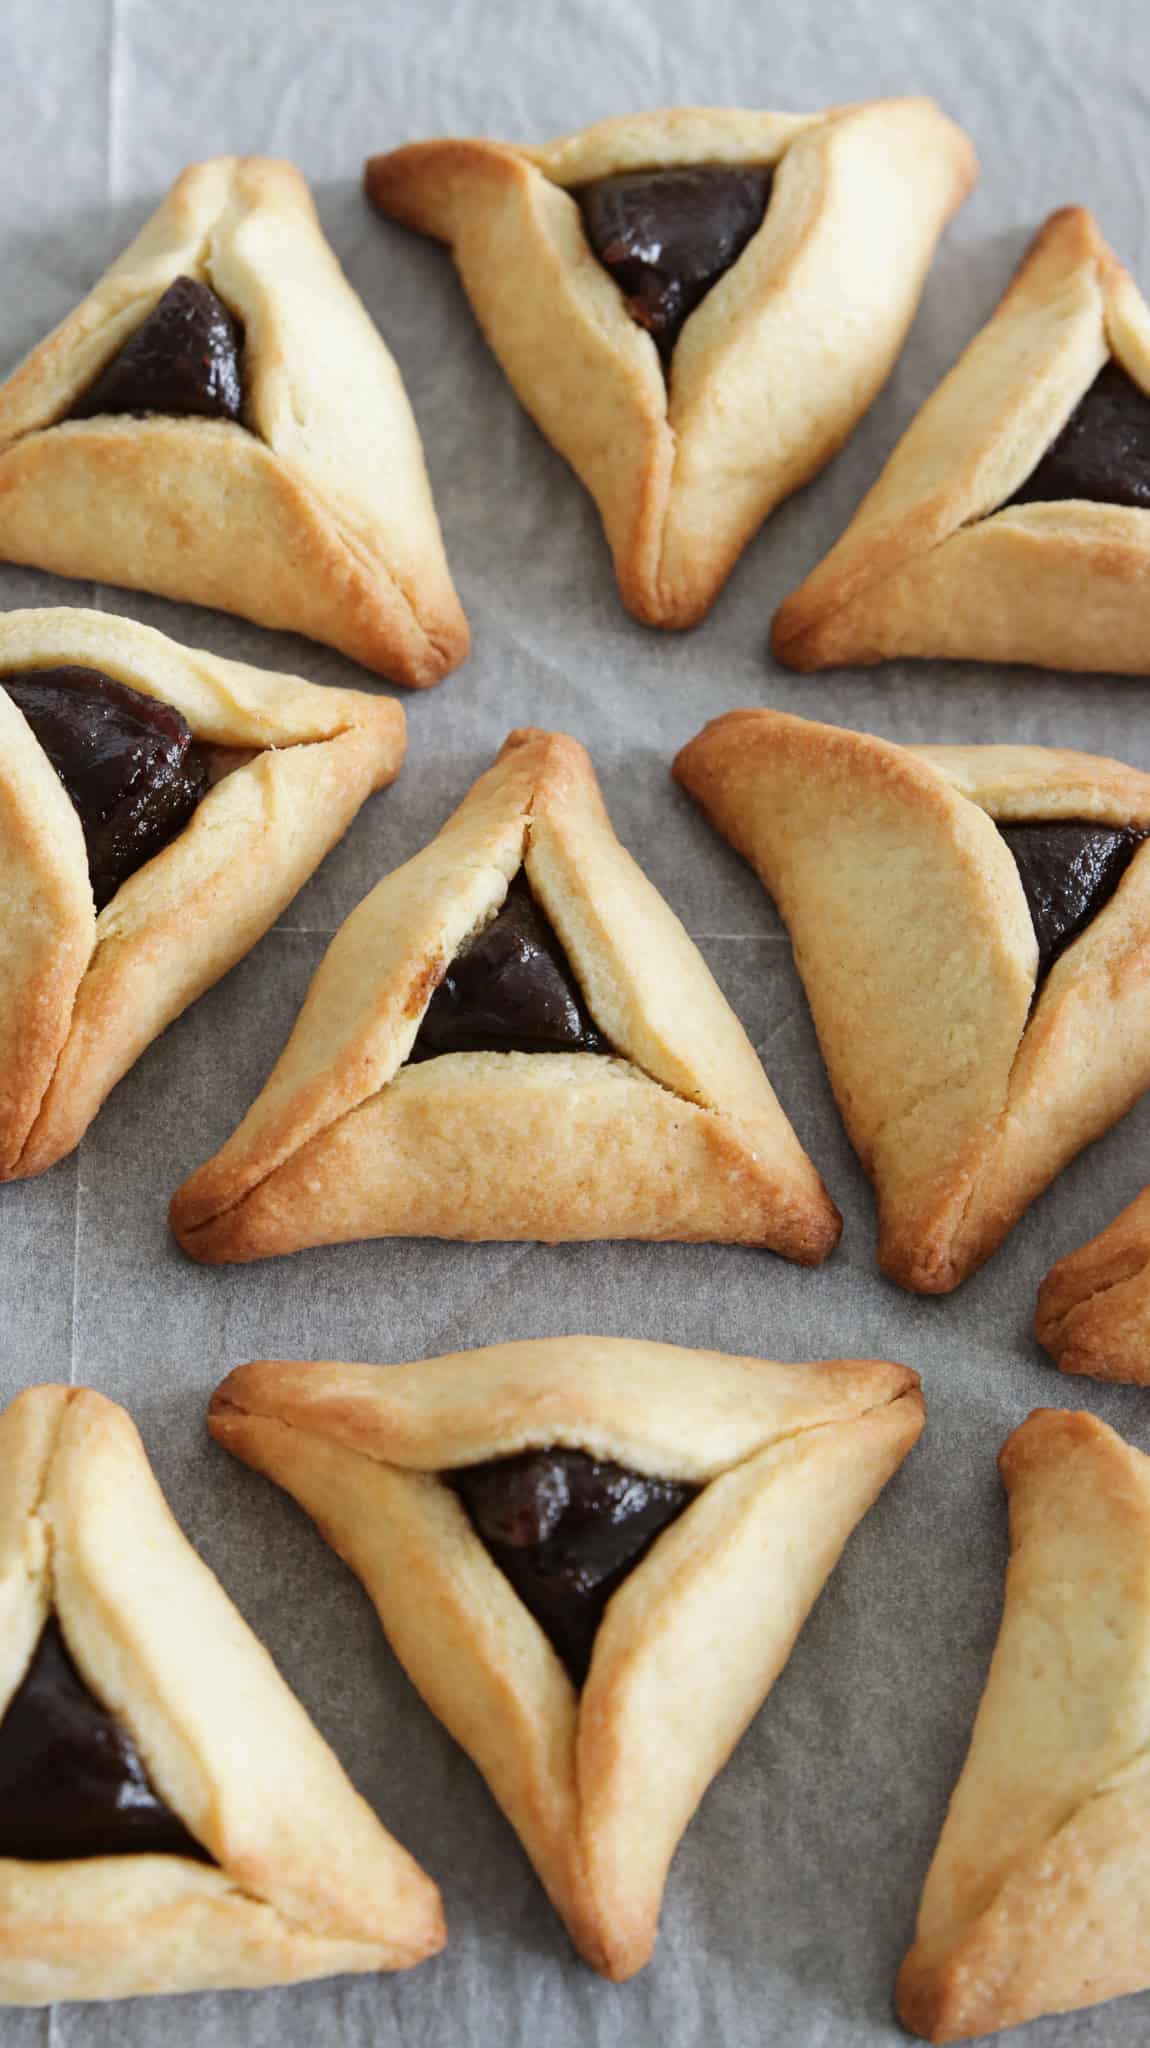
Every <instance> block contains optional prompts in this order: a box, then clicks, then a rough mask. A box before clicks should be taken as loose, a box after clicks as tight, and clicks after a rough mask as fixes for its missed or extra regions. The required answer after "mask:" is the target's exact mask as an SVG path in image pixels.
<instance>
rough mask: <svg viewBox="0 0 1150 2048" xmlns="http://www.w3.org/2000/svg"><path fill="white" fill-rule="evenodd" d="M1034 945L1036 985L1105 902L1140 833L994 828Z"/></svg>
mask: <svg viewBox="0 0 1150 2048" xmlns="http://www.w3.org/2000/svg"><path fill="white" fill-rule="evenodd" d="M998 830H999V832H1000V833H1001V834H1002V837H1003V838H1004V839H1005V841H1006V843H1007V845H1008V846H1009V848H1010V851H1011V853H1012V854H1013V855H1014V863H1015V866H1016V867H1017V869H1018V877H1019V880H1020V881H1021V883H1022V889H1023V894H1024V895H1025V897H1026V903H1027V908H1028V909H1029V911H1030V919H1031V923H1032V924H1033V926H1034V936H1035V938H1036V939H1037V940H1038V980H1039V981H1041V980H1042V978H1043V976H1044V975H1046V974H1048V973H1049V971H1050V969H1051V967H1053V965H1054V962H1055V961H1056V960H1057V958H1058V956H1059V954H1060V953H1061V952H1063V951H1064V950H1065V948H1066V947H1067V946H1068V945H1069V944H1070V942H1071V940H1072V939H1076V938H1077V937H1078V935H1079V933H1080V932H1083V931H1085V929H1086V926H1087V925H1088V924H1089V923H1090V921H1091V919H1092V918H1094V917H1096V916H1097V914H1098V912H1099V911H1100V910H1101V909H1103V908H1104V906H1105V905H1106V904H1107V903H1108V902H1109V901H1110V898H1111V897H1112V896H1113V894H1114V891H1115V890H1116V889H1117V887H1118V884H1119V882H1120V881H1121V880H1122V877H1123V875H1124V874H1125V873H1126V870H1127V868H1128V867H1129V865H1130V863H1131V861H1132V860H1133V858H1134V855H1135V853H1136V852H1137V850H1138V847H1139V846H1140V845H1141V843H1142V841H1143V839H1145V838H1146V836H1147V835H1146V833H1145V832H1143V831H1140V830H1139V829H1138V828H1137V827H1135V826H1133V825H1092V824H1089V823H1086V822H1079V821H1077V820H1072V821H1069V822H1067V823H1063V822H1061V821H1058V822H1054V821H1051V822H1050V823H1046V824H1023V825H999V827H998Z"/></svg>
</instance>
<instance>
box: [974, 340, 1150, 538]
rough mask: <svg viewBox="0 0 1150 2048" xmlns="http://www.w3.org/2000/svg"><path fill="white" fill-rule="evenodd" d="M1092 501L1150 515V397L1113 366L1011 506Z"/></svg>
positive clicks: (1103, 371) (1081, 402) (1106, 369)
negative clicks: (1064, 500)
mask: <svg viewBox="0 0 1150 2048" xmlns="http://www.w3.org/2000/svg"><path fill="white" fill-rule="evenodd" d="M1055 498H1089V499H1092V500H1093V501H1094V503H1095V504H1099V505H1135V506H1139V507H1141V508H1142V510H1144V511H1150V398H1147V396H1146V394H1145V392H1144V391H1140V390H1139V389H1138V386H1137V384H1135V383H1134V381H1133V379H1132V378H1130V377H1128V376H1127V375H1126V372H1125V370H1123V369H1120V368H1119V366H1118V364H1117V363H1114V362H1110V363H1107V364H1106V365H1105V366H1104V368H1103V369H1101V370H1100V371H1099V373H1098V375H1097V377H1096V378H1095V379H1094V382H1093V384H1092V385H1091V386H1090V389H1089V391H1088V392H1087V393H1086V396H1085V397H1084V398H1082V399H1080V400H1079V402H1078V404H1077V405H1076V406H1075V408H1074V411H1073V412H1072V413H1071V415H1070V418H1069V419H1068V420H1067V422H1066V425H1065V426H1064V427H1063V429H1062V432H1061V433H1060V434H1059V435H1058V438H1057V440H1055V441H1052V442H1051V444H1050V447H1049V448H1048V449H1047V451H1046V453H1045V455H1044V456H1043V457H1042V460H1041V462H1040V463H1039V464H1038V466H1037V468H1035V469H1033V470H1032V471H1031V473H1030V475H1029V476H1028V477H1027V479H1026V482H1025V483H1024V484H1023V485H1022V486H1021V488H1020V489H1019V490H1017V491H1015V493H1014V496H1013V498H1008V499H1007V504H1009V505H1031V504H1041V503H1046V502H1049V501H1050V500H1052V499H1055Z"/></svg>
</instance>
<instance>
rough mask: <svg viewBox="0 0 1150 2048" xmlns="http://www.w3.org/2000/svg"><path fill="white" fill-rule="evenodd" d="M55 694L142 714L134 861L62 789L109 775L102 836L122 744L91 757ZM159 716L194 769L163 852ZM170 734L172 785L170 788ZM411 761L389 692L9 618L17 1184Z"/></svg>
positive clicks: (6, 818) (74, 622) (5, 1159)
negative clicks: (156, 751) (145, 829)
mask: <svg viewBox="0 0 1150 2048" xmlns="http://www.w3.org/2000/svg"><path fill="white" fill-rule="evenodd" d="M6 685H7V687H6ZM124 686H126V689H125V688H124ZM101 690H103V691H104V697H103V698H102V697H101V695H100V691H101ZM132 693H134V702H133V696H132ZM53 695H56V696H57V698H58V700H59V701H60V702H64V700H66V707H70V706H71V703H72V701H73V700H75V702H76V703H77V705H79V706H82V707H85V709H84V712H83V715H84V716H86V717H91V718H92V719H95V720H97V721H102V720H105V719H106V718H108V717H118V716H119V715H120V711H121V700H122V701H123V702H124V703H126V704H127V707H128V709H127V712H126V714H125V715H126V717H127V719H128V721H129V724H130V726H131V733H130V738H131V740H132V744H126V745H125V748H124V750H123V755H122V758H123V761H124V764H125V765H124V768H123V771H122V785H123V791H124V792H126V795H125V797H124V810H123V815H122V817H121V820H120V823H121V827H122V841H123V844H122V845H121V844H117V845H113V846H112V848H111V853H112V855H113V856H122V857H121V858H119V859H115V858H109V857H108V847H107V844H106V834H104V835H102V836H101V835H100V834H99V833H97V832H93V833H92V837H91V841H90V843H89V844H88V845H86V843H85V828H84V824H83V823H82V819H81V814H80V812H79V811H78V810H77V808H76V807H75V806H74V803H73V801H71V800H70V796H69V792H68V789H67V788H66V786H65V785H66V781H67V780H68V779H69V778H71V777H72V774H73V769H76V770H77V772H78V774H79V777H80V783H83V784H85V786H87V783H86V778H88V777H92V778H94V781H93V784H92V787H91V792H90V793H91V797H92V805H91V810H90V816H89V827H90V828H91V824H92V819H93V818H94V819H95V820H96V821H97V824H98V821H99V820H100V819H101V818H102V817H103V816H104V813H105V812H106V811H107V810H109V809H110V808H114V805H113V797H114V796H115V791H114V790H112V789H110V787H109V783H108V780H107V777H108V775H109V774H110V773H111V772H112V771H111V770H110V769H109V768H108V765H107V752H106V735H105V734H104V733H103V731H102V729H101V732H100V738H101V744H100V746H99V747H96V746H94V745H93V746H92V747H90V748H89V749H88V750H87V751H88V754H89V755H90V758H89V759H88V760H84V759H82V758H78V757H79V756H82V755H83V754H84V751H85V750H84V748H83V747H82V746H81V747H78V748H77V747H73V746H71V745H70V743H69V742H70V736H71V734H72V733H73V732H74V731H76V730H79V731H80V732H81V735H82V736H84V735H86V737H87V738H88V739H89V740H93V739H94V737H95V735H96V733H97V726H95V725H93V726H92V727H91V728H88V727H81V728H76V727H74V726H73V724H72V723H71V712H70V708H66V710H65V711H58V710H57V709H56V708H55V707H53V706H52V704H51V703H50V701H49V700H50V699H51V698H52V697H53ZM108 696H111V697H112V698H113V699H115V700H116V701H115V702H114V703H113V704H112V705H111V706H110V707H109V705H108V703H107V702H106V701H105V700H106V698H107V697H108ZM141 700H146V701H141ZM45 705H47V706H48V709H47V710H45V709H44V706H45ZM151 705H161V706H165V707H171V709H172V711H174V712H175V713H176V714H178V715H177V716H176V717H175V718H174V719H172V718H167V717H166V718H165V723H166V724H167V725H169V726H171V727H172V728H173V729H174V730H175V731H176V732H177V733H180V732H182V735H183V740H184V741H185V742H189V743H190V752H189V755H188V757H187V758H189V759H190V758H191V756H194V757H195V761H196V773H195V778H194V781H193V784H192V785H190V787H191V799H190V800H191V805H192V807H191V809H190V811H189V810H188V809H187V806H185V809H184V811H183V812H182V813H180V815H181V816H184V817H186V822H185V823H183V825H182V828H181V829H179V830H178V832H177V834H176V836H175V837H171V838H170V839H169V840H167V841H166V842H165V841H164V838H163V835H162V834H161V837H160V841H159V844H160V850H159V851H157V852H155V853H154V854H153V855H151V856H149V855H148V854H147V852H146V851H145V850H143V842H142V841H141V839H140V837H139V834H140V831H141V827H142V823H143V822H144V821H142V818H141V814H140V806H139V801H138V799H139V795H140V778H141V768H140V758H139V750H138V748H137V747H136V745H135V736H136V735H137V733H142V734H143V735H144V738H145V739H147V738H148V734H147V729H146V727H142V726H139V725H138V723H137V720H136V714H137V713H145V714H146V713H147V711H148V708H149V706H151ZM79 715H80V714H79V713H77V716H79ZM185 721H186V723H185ZM62 728H63V729H62ZM189 729H190V731H189ZM165 738H166V735H163V734H162V735H160V755H159V759H158V766H157V781H158V783H163V781H164V778H165V777H166V778H167V779H168V781H169V782H170V772H169V771H170V770H171V762H170V761H169V760H168V759H166V758H165V756H164V741H165ZM179 744H180V742H179V741H177V742H176V745H177V747H178V746H179ZM405 745H406V729H405V721H404V716H403V712H402V710H401V709H400V707H399V705H398V704H395V703H393V702H392V701H391V700H390V699H389V698H384V697H374V696H369V695H367V693H366V692H363V691H359V690H334V689H324V688H320V687H318V686H317V685H315V684H313V683H305V682H302V681H301V680H300V679H299V678H298V677H296V676H285V675H274V674H272V673H270V672H267V671H264V670H263V669H255V668H249V667H247V666H245V665H244V664H242V663H240V662H236V661H225V660H223V659H222V658H221V657H219V656H217V655H214V654H205V653H201V652H198V651H194V650H191V649H188V648H185V647H179V646H177V645H176V643H175V641H173V640H168V639H166V638H165V636H164V635H163V634H162V633H157V632H154V631H153V630H152V629H151V627H148V626H141V625H137V624H136V623H135V622H134V621H133V620H131V619H120V618H115V617H113V616H112V615H111V614H110V613H107V612H90V611H73V610H68V609H63V610H52V611H23V612H5V613H3V614H2V615H0V865H2V868H3V874H4V916H3V918H0V1180H3V1179H12V1178H17V1177H20V1176H22V1175H25V1174H32V1173H40V1172H42V1171H43V1169H44V1168H45V1167H47V1166H51V1165H52V1164H53V1163H54V1162H55V1161H56V1160H57V1159H60V1158H62V1157H63V1155H64V1154H65V1153H66V1152H70V1151H71V1149H72V1147H73V1146H74V1145H76V1144H78V1143H79V1140H80V1139H81V1137H82V1136H83V1134H84V1132H85V1130H86V1129H87V1127H88V1125H89V1123H90V1122H91V1120H92V1118H93V1117H94V1116H95V1114H96V1111H97V1110H98V1109H99V1107H100V1104H101V1102H102V1101H103V1099H104V1097H105V1095H107V1093H108V1091H109V1089H110V1088H112V1087H113V1086H114V1085H115V1083H116V1082H117V1081H118V1080H119V1079H120V1078H121V1076H122V1075H123V1074H125V1073H126V1072H127V1070H128V1068H129V1067H130V1066H131V1065H132V1063H133V1061H135V1060H136V1059H138V1058H139V1055H140V1054H141V1052H143V1050H144V1048H145V1046H147V1045H150V1043H151V1041H152V1039H153V1038H155V1037H157V1036H158V1035H159V1033H160V1032H161V1031H162V1030H164V1028H165V1026H166V1025H168V1024H170V1023H171V1021H172V1019H173V1018H174V1017H178V1016H179V1014H180V1012H181V1010H184V1009H186V1007H187V1005H188V1004H189V1003H191V1002H193V1001H194V1000H195V998H196V997H197V996H199V995H202V994H203V992H204V990H205V989H207V988H210V987H211V985H212V983H213V982H215V981H218V980H219V978H220V976H221V975H222V974H225V973H226V972H227V970H228V968H229V967H233V966H234V965H235V963H236V961H237V960H240V959H242V958H243V955H244V954H245V953H247V952H248V951H249V950H250V949H251V947H252V946H253V945H254V944H255V942H256V940H257V939H258V938H260V937H261V936H262V934H263V933H264V932H265V931H266V930H267V929H268V927H269V925H271V924H273V923H274V922H275V919H276V918H277V917H278V916H279V914H280V912H281V911H282V910H283V909H284V908H285V906H286V905H287V904H288V903H289V902H290V901H291V899H292V897H293V896H294V895H295V893H296V891H297V890H298V889H300V888H301V887H302V885H303V883H304V882H305V881H306V879H307V877H308V876H309V875H310V874H311V873H312V872H313V870H314V869H315V868H316V867H318V865H319V863H320V861H321V860H322V859H323V857H324V855H325V854H326V853H328V852H329V851H330V849H331V847H332V846H334V845H335V843H336V841H337V840H338V839H339V838H340V837H341V836H342V834H343V833H344V832H345V831H346V829H347V827H348V825H349V824H350V823H351V820H352V818H353V817H354V816H355V814H356V812H357V811H358V809H359V807H360V805H361V804H362V803H363V801H364V799H365V797H367V796H368V795H369V794H370V792H371V791H372V790H373V789H379V788H381V787H382V786H383V785H384V784H385V783H388V782H391V781H393V780H394V778H395V776H396V775H397V774H398V773H399V768H400V764H401V763H402V760H403V754H404V747H405ZM46 748H47V749H49V750H50V751H46ZM52 752H55V754H56V757H57V763H58V767H59V772H58V767H57V766H55V765H53V759H52V758H51V753H52ZM62 778H64V779H62ZM100 778H104V779H100ZM165 786H166V784H165ZM73 787H74V788H75V790H76V794H77V796H78V797H79V798H80V799H81V801H83V795H84V791H83V789H82V788H80V787H79V785H78V784H76V783H75V781H74V782H73ZM201 789H202V790H205V791H206V794H204V795H203V796H202V798H201V799H200V800H199V801H196V800H195V799H196V795H197V793H198V791H199V790H201ZM171 822H172V820H171V818H170V817H169V823H171ZM141 858H142V859H143V865H140V864H139V862H140V859H141ZM94 862H98V863H99V875H98V881H99V883H100V892H99V893H100V897H101V904H100V905H98V904H97V902H96V900H95V898H94V896H93V877H94V868H93V863H94ZM133 870H134V871H133ZM125 871H126V878H125V879H123V880H122V881H118V879H117V878H118V875H119V874H121V873H124V872H125Z"/></svg>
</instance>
